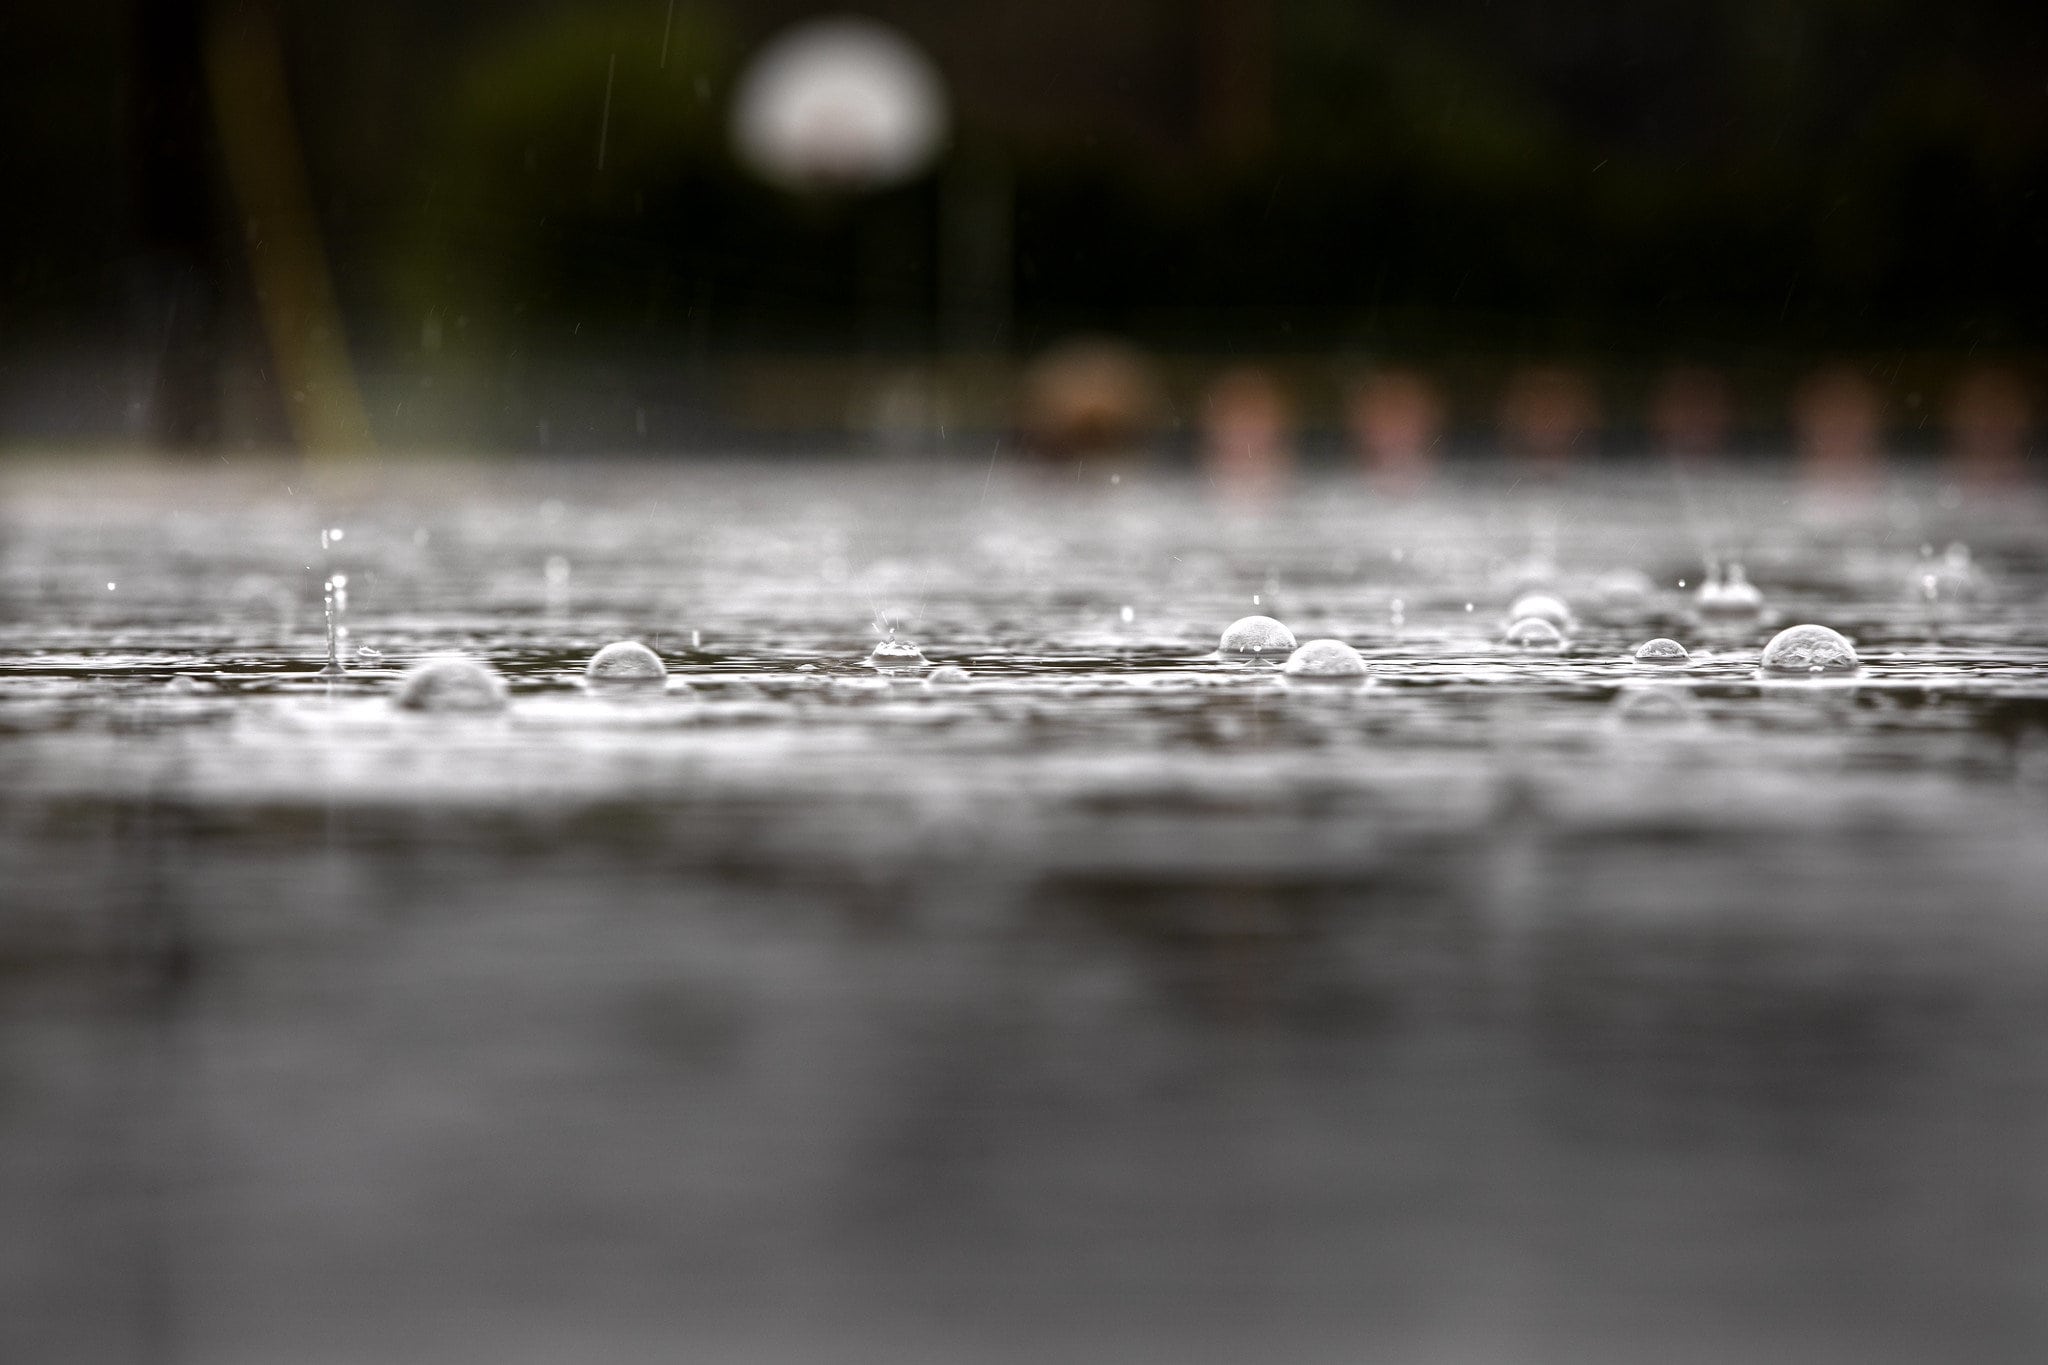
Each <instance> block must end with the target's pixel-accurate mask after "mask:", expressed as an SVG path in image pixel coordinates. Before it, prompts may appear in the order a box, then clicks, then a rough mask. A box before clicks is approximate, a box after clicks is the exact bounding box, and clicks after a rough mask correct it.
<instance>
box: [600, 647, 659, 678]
mask: <svg viewBox="0 0 2048 1365" xmlns="http://www.w3.org/2000/svg"><path fill="white" fill-rule="evenodd" d="M583 676H584V677H586V678H588V679H590V681H592V682H598V683H649V682H660V681H661V680H663V679H664V678H666V677H668V665H667V664H664V663H663V662H662V661H661V656H660V655H658V654H656V653H655V652H654V651H653V650H651V649H649V648H648V647H647V646H646V645H643V644H641V643H640V642H639V641H638V640H614V641H612V643H610V644H608V645H606V646H605V647H604V648H603V649H600V650H599V651H597V653H595V654H593V655H591V656H590V662H589V663H588V664H586V665H584V668H583Z"/></svg>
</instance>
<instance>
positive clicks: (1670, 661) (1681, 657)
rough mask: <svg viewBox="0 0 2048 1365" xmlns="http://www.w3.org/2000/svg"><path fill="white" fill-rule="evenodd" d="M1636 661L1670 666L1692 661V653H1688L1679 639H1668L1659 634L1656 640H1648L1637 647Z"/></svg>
mask: <svg viewBox="0 0 2048 1365" xmlns="http://www.w3.org/2000/svg"><path fill="white" fill-rule="evenodd" d="M1636 662H1637V663H1640V664H1658V665H1660V666H1662V667H1667V668H1668V667H1670V666H1672V665H1674V664H1684V663H1691V662H1692V655H1690V654H1688V653H1686V652H1685V646H1684V645H1682V644H1680V643H1678V641H1676V640H1667V639H1665V638H1663V637H1662V636H1659V637H1657V638H1656V639H1654V640H1650V641H1646V642H1645V643H1644V644H1642V645H1641V646H1639V647H1638V648H1637V650H1636Z"/></svg>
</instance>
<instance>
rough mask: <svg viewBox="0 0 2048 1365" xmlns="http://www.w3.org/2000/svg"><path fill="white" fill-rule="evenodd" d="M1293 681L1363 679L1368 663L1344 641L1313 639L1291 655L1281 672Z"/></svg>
mask: <svg viewBox="0 0 2048 1365" xmlns="http://www.w3.org/2000/svg"><path fill="white" fill-rule="evenodd" d="M1281 671H1282V672H1284V673H1285V674H1286V675H1287V676H1288V677H1290V678H1335V679H1350V678H1363V677H1364V676H1365V674H1366V668H1365V660H1364V659H1362V658H1360V657H1359V655H1358V651H1357V650H1355V649H1353V648H1352V647H1351V646H1350V645H1347V644H1345V643H1344V642H1343V641H1342V640H1310V641H1309V642H1308V643H1307V644H1305V645H1303V646H1302V647H1301V648H1300V649H1297V650H1295V651H1294V652H1293V653H1292V654H1290V655H1288V656H1287V662H1286V664H1285V665H1284V666H1283V667H1282V669H1281Z"/></svg>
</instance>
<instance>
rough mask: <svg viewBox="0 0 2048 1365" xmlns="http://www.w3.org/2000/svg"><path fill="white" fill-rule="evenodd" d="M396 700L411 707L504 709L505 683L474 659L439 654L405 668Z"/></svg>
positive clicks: (420, 708)
mask: <svg viewBox="0 0 2048 1365" xmlns="http://www.w3.org/2000/svg"><path fill="white" fill-rule="evenodd" d="M393 703H394V704H395V705H397V706H400V707H403V708H404V709H406V710H408V711H478V712H481V711H502V710H504V709H505V684H504V682H503V681H502V680H501V679H500V678H499V677H498V675H497V674H496V673H494V672H492V671H491V669H490V668H489V667H487V666H486V665H484V664H481V663H479V662H477V661H476V660H475V659H472V658H469V657H467V656H465V655H461V654H444V655H438V656H436V657H434V658H429V659H421V660H420V661H419V662H418V663H416V664H414V665H413V666H412V667H411V668H409V669H407V670H406V671H405V679H404V681H402V682H401V683H399V685H398V695H397V696H396V697H395V698H393Z"/></svg>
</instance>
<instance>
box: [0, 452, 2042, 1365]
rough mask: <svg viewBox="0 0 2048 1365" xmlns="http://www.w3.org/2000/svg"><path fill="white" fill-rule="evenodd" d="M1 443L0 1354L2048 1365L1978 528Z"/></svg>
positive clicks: (1539, 499)
mask: <svg viewBox="0 0 2048 1365" xmlns="http://www.w3.org/2000/svg"><path fill="white" fill-rule="evenodd" d="M4 493H5V496H4V502H0V553H4V577H0V596H4V603H5V615H4V618H0V620H4V624H0V771H4V772H5V773H6V775H7V781H6V786H5V789H4V793H0V907H4V914H0V1154H4V1156H5V1160H4V1161H0V1182H4V1187H0V1206H4V1207H5V1208H7V1209H8V1210H9V1216H8V1217H7V1218H6V1219H4V1220H0V1267H4V1270H0V1290H4V1294H5V1299H4V1302H0V1310H4V1311H0V1358H6V1359H16V1358H19V1359H32V1360H33V1359H64V1360H77V1361H97V1360H110V1361H111V1360H135V1359H143V1360H192V1361H263V1362H271V1361H300V1360H308V1361H316V1360H319V1361H324V1360H336V1361H340V1360H366V1359H373V1360H384V1361H456V1360H472V1359H473V1360H490V1361H506V1360H534V1361H542V1360H550V1361H552V1360H560V1359H565V1358H573V1357H579V1356H580V1357H584V1358H601V1359H608V1360H639V1359H647V1360H654V1359H660V1360H673V1359H678V1358H681V1359H698V1358H702V1359H707V1360H749V1359H762V1360H820V1361H822V1360H833V1361H840V1360H848V1359H854V1360H866V1359H874V1360H877V1361H880V1360H889V1361H901V1360H906V1359H908V1360H922V1359H930V1360H946V1361H952V1360H961V1359H994V1360H1018V1361H1025V1360H1031V1361H1037V1360H1046V1359H1059V1358H1089V1359H1118V1360H1134V1361H1145V1360H1159V1361H1200V1360H1217V1361H1224V1360H1230V1361H1237V1360H1244V1359H1248V1358H1269V1359H1285V1360H1333V1361H1334V1360H1347V1361H1351V1360H1359V1359H1385V1360H1432V1361H1437V1360H1443V1361H1449V1360H1457V1361H1467V1360H1470V1361H1491V1360H1500V1361H1524V1360H1543V1361H1552V1360H1554V1361H1560V1362H1563V1361H1573V1362H1577V1361H1607V1360H1612V1361H1631V1360H1638V1359H1644V1358H1649V1357H1654V1358H1657V1359H1670V1360H1681V1361H1690V1360H1698V1361H1715V1362H1721V1361H1729V1360H1785V1361H1831V1360H1841V1361H1859V1362H1864V1361H1921V1360H1929V1359H1969V1360H1986V1361H1992V1360H1996V1361H2005V1360H2011V1361H2032V1360H2038V1359H2040V1358H2041V1356H2042V1352H2043V1350H2044V1348H2048V1295H2044V1292H2043V1289H2042V1286H2043V1285H2048V1163H2044V1162H2043V1161H2042V1160H2041V1156H2040V1154H2041V1152H2043V1151H2048V931H2044V926H2048V920H2044V908H2048V892H2044V890H2043V888H2048V841H2043V840H2042V838H2041V837H2040V831H2041V830H2042V829H2044V828H2048V821H2044V815H2048V799H2044V798H2048V739H2044V730H2048V624H2044V618H2043V613H2042V607H2043V603H2044V598H2048V530H2044V527H2048V523H2044V521H2043V519H2042V517H2041V515H2040V509H2039V507H2038V506H2035V505H2030V504H2025V503H2022V502H2017V501H2011V502H2008V503H2006V504H2004V505H2002V506H2000V507H1996V508H1992V509H1988V510H1987V509H1972V508H1962V507H1954V506H1947V505H1945V502H1944V499H1943V497H1942V495H1941V494H1940V492H1939V490H1936V489H1933V488H1927V489H1911V488H1909V489H1906V490H1904V491H1901V492H1899V493H1896V494H1894V495H1892V496H1890V497H1889V498H1885V499H1879V500H1876V501H1873V502H1872V503H1871V504H1869V505H1867V506H1865V507H1862V508H1859V509H1853V510H1851V511H1847V512H1844V511H1842V510H1840V509H1832V510H1830V509H1815V508H1810V507H1805V506H1802V505H1800V504H1799V503H1798V502H1797V501H1796V499H1795V498H1794V497H1793V495H1792V494H1790V492H1789V491H1788V490H1787V489H1785V488H1782V487H1780V486H1777V485H1775V484H1768V483H1762V482H1758V483H1754V484H1740V485H1729V486H1724V487H1720V488H1718V489H1715V490H1705V489H1699V490H1692V491H1691V493H1690V494H1688V495H1687V496H1684V497H1681V496H1679V495H1678V494H1677V493H1676V492H1674V490H1673V489H1672V488H1670V487H1669V486H1667V485H1665V484H1662V483H1658V482H1656V481H1652V480H1645V481H1643V482H1642V483H1640V484H1636V485H1628V486H1623V487H1620V488H1616V489H1609V490H1606V491H1594V490H1586V489H1571V488H1556V487H1553V488H1550V489H1547V490H1545V491H1543V492H1541V493H1537V494H1534V495H1531V494H1529V493H1528V492H1527V491H1526V489H1523V490H1516V491H1509V490H1507V489H1506V487H1505V486H1504V485H1503V487H1501V488H1498V489H1489V488H1470V489H1465V490H1462V491H1458V492H1454V493H1446V494H1443V495H1441V496H1439V497H1436V498H1433V499H1420V500H1416V501H1412V502H1401V503H1397V502H1391V501H1389V500H1387V499H1384V498H1374V497H1371V496H1369V495H1367V494H1366V493H1364V492H1363V491H1360V490H1357V489H1354V488H1350V487H1348V486H1329V487H1315V488H1310V489H1307V490H1305V491H1304V492H1303V493H1302V494H1301V495H1300V496H1298V497H1297V498H1295V499H1294V500H1293V501H1292V502H1289V503H1287V504H1284V505H1281V506H1276V507H1273V508H1271V509H1270V510H1269V511H1268V512H1266V513H1265V514H1264V515H1261V516H1252V515H1250V514H1247V513H1244V512H1242V511H1219V510H1217V509H1215V508H1213V507H1212V506H1210V505H1209V504H1208V503H1207V502H1205V501H1204V500H1203V499H1202V497H1201V496H1200V490H1199V489H1196V488H1192V487H1181V486H1179V485H1174V484H1153V485H1146V484H1143V483H1141V482H1139V481H1136V480H1131V479H1126V480H1124V481H1122V482H1121V483H1119V484H1118V485H1115V486H1112V487H1107V488H1102V489H1091V490H1087V491H1086V492H1085V493H1084V492H1083V491H1081V490H1076V489H1071V488H1066V489H1049V488H1044V487H1032V486H1026V485H1023V484H1020V483H1017V482H1014V481H1012V480H1010V479H1009V478H1007V477H1006V476H1005V473H1004V471H1002V470H999V469H992V470H990V471H989V472H988V473H986V474H984V473H983V471H981V470H978V469H977V470H974V471H970V474H969V475H968V476H965V477H962V478H960V479H958V480H954V479H949V478H935V477H933V476H932V475H931V474H930V472H929V471H919V470H861V469H851V468H847V467H843V466H819V467H815V468H810V469H806V470H802V471H799V472H793V473H792V472H776V471H768V470H761V469H743V468H731V469H723V470H712V471H695V472H689V473H677V472H671V471H664V470H652V469H637V468H609V467H602V466H594V467H586V468H583V469H560V468H558V469H552V470H529V471H518V472H514V473H506V472H503V471H484V470H477V469H453V468H451V469H442V470H431V471H426V472H423V473H420V474H418V475H414V476H410V477H409V478H408V479H407V480H406V481H405V482H404V483H403V484H402V485H399V486H392V485H390V484H386V485H384V486H382V487H381V488H379V489H377V490H376V491H374V492H357V493H353V494H352V493H349V492H347V491H345V490H344V491H336V489H335V488H334V487H329V488H327V489H326V490H325V491H324V492H320V493H316V492H315V491H314V490H312V489H311V488H297V489H293V490H291V491H287V489H286V485H285V483H284V482H281V481H280V480H279V479H277V478H276V477H272V476H264V475H247V476H244V475H238V474H234V473H233V472H231V471H224V472H223V473H221V474H219V475H198V474H188V475H172V474H163V473H144V472H133V471H131V472H130V473H128V474H125V475H108V476H105V477H100V478H95V479H86V480H79V479H75V478H68V479H67V478H62V477H59V476H58V475H55V474H37V473H35V472H33V471H27V472H19V471H18V472H16V473H14V474H13V475H11V476H9V478H8V479H7V481H6V482H5V485H4ZM336 527H339V528H341V529H343V530H344V532H345V534H344V536H342V537H341V538H339V539H330V543H329V544H328V545H327V547H326V549H325V551H324V558H323V550H322V544H321V541H322V537H321V534H320V533H321V531H322V530H332V529H333V528H336ZM1965 542H1966V543H1967V551H1966V552H1965V553H1964V554H1963V555H1961V556H1960V557H1958V556H1956V555H1954V554H1952V553H1951V552H1950V551H1949V548H1948V547H1949V546H1950V545H1951V544H1952V543H1954V544H1957V545H1959V546H1960V545H1962V544H1964V543H1965ZM1735 559H1739V560H1740V561H1741V562H1742V563H1743V564H1744V565H1745V567H1746V572H1747V578H1748V581H1749V582H1751V583H1754V584H1756V585H1757V587H1758V588H1759V590H1760V591H1761V593H1762V595H1763V610H1762V612H1761V614H1759V615H1756V616H1754V617H1747V616H1743V617H1740V618H1738V619H1732V620H1731V619H1727V617H1726V615H1725V614H1722V615H1716V614H1711V613H1710V614H1708V615H1707V616H1704V617H1703V616H1701V615H1700V614H1699V612H1698V610H1697V608H1698V596H1697V589H1698V588H1699V586H1700V584H1701V582H1702V581H1703V575H1704V574H1705V573H1706V571H1707V569H1708V567H1709V561H1710V560H1712V561H1715V563H1717V564H1718V563H1719V562H1721V561H1724V560H1725V561H1731V562H1732V561H1733V560H1735ZM335 574H343V575H345V576H346V584H345V585H344V586H345V591H344V592H343V593H342V594H341V596H342V598H344V599H345V601H344V602H343V603H342V604H341V605H340V606H339V610H338V614H337V617H336V637H335V653H336V656H337V657H338V658H339V659H340V660H341V662H342V663H343V664H344V666H345V668H346V671H345V673H344V674H343V675H342V676H340V677H332V676H322V675H321V674H320V672H319V670H320V669H321V668H322V667H323V665H324V664H325V663H326V662H327V658H328V635H327V620H326V616H325V614H324V613H323V592H322V586H323V583H327V582H331V580H332V577H333V575H335ZM109 583H112V584H114V585H115V586H114V587H112V588H109V587H108V584H109ZM1681 583H1683V586H1681ZM1930 583H1931V584H1932V587H1931V589H1930V587H1929V585H1930ZM1537 588H1540V589H1542V590H1543V591H1545V592H1547V593H1550V594H1553V595H1555V596H1558V597H1560V598H1562V599H1563V601H1564V602H1565V603H1567V604H1568V605H1569V609H1570V615H1569V619H1568V621H1567V622H1566V625H1567V633H1566V639H1565V641H1564V645H1563V648H1562V649H1561V650H1559V651H1557V652H1541V651H1529V650H1525V649H1519V648H1517V647H1515V646H1514V645H1512V644H1509V643H1507V642H1506V640H1505V639H1504V635H1505V634H1506V632H1507V629H1508V627H1510V626H1511V625H1512V624H1514V623H1513V622H1512V621H1509V620H1507V619H1505V618H1506V617H1507V615H1508V614H1509V612H1510V609H1511V607H1512V605H1513V604H1514V602H1515V601H1516V599H1517V598H1518V597H1521V596H1523V595H1524V594H1525V593H1527V592H1529V591H1531V590H1534V589H1537ZM1468 604H1469V606H1468ZM1248 615H1265V616H1271V617H1274V618H1276V619H1278V620H1280V621H1282V622H1285V623H1286V625H1287V626H1288V627H1289V628H1290V629H1291V632H1292V634H1293V636H1294V637H1295V638H1297V639H1299V640H1301V641H1309V640H1314V639H1320V638H1326V637H1327V638H1334V639H1338V640H1342V641H1345V642H1346V643H1348V644H1349V645H1351V646H1353V647H1354V648H1356V649H1357V650H1358V651H1359V653H1360V654H1361V655H1362V656H1363V659H1364V661H1365V663H1366V665H1367V667H1368V668H1369V669H1370V679H1371V681H1370V683H1369V685H1365V686H1347V687H1333V686H1330V685H1328V684H1327V683H1324V684H1322V685H1317V684H1316V683H1315V682H1309V683H1306V684H1304V683H1302V682H1294V681H1287V680H1283V679H1282V678H1281V677H1280V676H1279V675H1278V674H1277V672H1276V670H1275V669H1273V668H1272V667H1269V666H1264V665H1260V664H1254V665H1242V664H1236V663H1230V662H1224V661H1219V660H1218V659H1217V658H1216V657H1215V653H1214V652H1215V650H1216V647H1217V641H1218V638H1219V636H1220V634H1221V633H1222V631H1223V630H1224V628H1225V627H1226V626H1228V625H1229V624H1230V623H1231V622H1233V621H1235V620H1238V619H1239V618H1242V617H1245V616H1248ZM1809 622H1811V623H1815V624H1821V625H1826V626H1828V627H1831V628H1833V629H1835V630H1838V631H1841V632H1842V633H1843V634H1844V635H1845V636H1847V637H1848V638H1849V639H1850V640H1852V641H1853V643H1854V647H1855V650H1856V653H1857V655H1858V656H1859V658H1860V661H1861V667H1860V671H1858V672H1855V673H1853V674H1848V675H1838V674H1827V675H1825V676H1819V677H1804V676H1797V675H1794V676H1790V677H1787V676H1780V675H1770V674H1765V673H1764V672H1762V671H1761V670H1760V668H1759V656H1760V653H1761V651H1762V649H1763V647H1764V645H1765V643H1766V642H1767V641H1769V640H1770V639H1771V638H1772V637H1773V636H1774V635H1776V634H1777V633H1778V632H1779V631H1780V630H1782V629H1784V628H1786V627H1788V626H1792V625H1798V624H1805V623H1809ZM1659 637H1664V638H1668V639H1671V640H1675V641H1677V642H1679V643H1680V644H1681V645H1683V646H1684V648H1685V649H1686V650H1687V651H1688V652H1689V654H1690V660H1689V662H1682V663H1681V664H1680V665H1678V666H1670V665H1666V666H1659V667H1652V666H1647V665H1645V664H1644V663H1642V662H1640V661H1639V660H1638V658H1637V657H1636V655H1637V650H1638V648H1639V647H1640V646H1641V645H1643V644H1644V643H1645V642H1646V641H1650V640H1652V639H1655V638H1659ZM628 639H632V640H640V641H642V642H644V643H646V644H647V645H648V646H650V647H651V648H652V649H653V650H654V651H656V653H658V654H659V655H660V656H661V658H662V660H663V662H665V663H666V665H667V668H668V672H669V676H668V678H667V679H666V681H665V682H657V683H656V685H655V686H654V687H653V688H652V689H649V688H646V687H637V688H633V689H627V690H619V689H608V688H604V687H598V688H593V687H591V686H589V685H588V683H587V680H586V678H585V675H584V670H585V666H586V664H587V663H588V661H589V659H590V657H591V656H592V655H593V654H594V653H595V652H596V651H597V650H598V649H599V648H600V647H602V646H604V645H606V644H608V643H610V642H613V641H617V640H628ZM890 640H893V641H897V642H900V643H903V644H910V645H914V646H915V647H916V648H917V649H918V650H919V652H920V654H921V657H922V658H923V660H924V661H925V662H926V663H928V664H929V665H931V666H932V667H930V668H926V667H922V666H914V665H913V666H896V665H895V662H894V661H893V660H891V659H887V658H885V659H884V660H883V664H886V665H889V666H876V665H874V664H872V663H871V661H870V660H871V655H872V653H873V651H874V650H875V649H876V646H877V645H878V644H880V643H883V642H885V641H890ZM451 652H453V653H464V654H468V655H471V656H473V657H475V658H476V659H478V660H480V661H482V662H484V663H486V664H487V665H488V666H489V667H490V668H491V669H493V670H495V671H496V672H497V673H498V674H499V675H501V676H502V678H503V679H504V681H505V684H506V686H507V688H508V695H509V701H510V704H509V706H508V707H507V708H506V709H505V710H504V711H502V712H496V713H492V712H485V713H480V714H470V713H460V714H458V713H442V712H432V711H428V712H418V713H415V712H410V711H407V710H404V709H400V708H397V707H394V706H393V704H392V699H393V697H394V696H395V695H396V694H397V692H398V689H399V685H400V683H399V680H400V677H401V675H402V674H403V673H404V671H405V670H406V669H407V668H408V667H409V666H410V665H412V664H413V663H414V662H415V661H416V660H417V659H419V658H421V657H423V656H427V655H433V654H443V653H451ZM1281 657H1282V658H1284V657H1285V655H1284V652H1283V654H1282V656H1281ZM1275 662H1278V660H1275ZM948 666H953V667H958V668H963V669H965V670H966V674H967V676H966V677H965V678H959V677H955V676H953V675H951V674H947V675H944V676H943V677H942V676H940V674H939V672H938V670H939V669H941V668H944V667H948Z"/></svg>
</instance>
